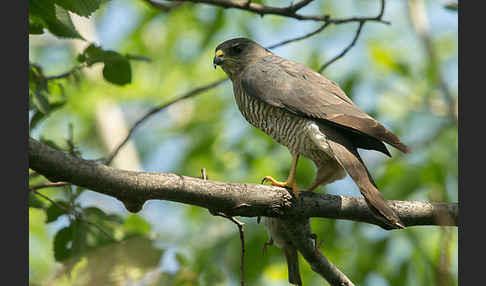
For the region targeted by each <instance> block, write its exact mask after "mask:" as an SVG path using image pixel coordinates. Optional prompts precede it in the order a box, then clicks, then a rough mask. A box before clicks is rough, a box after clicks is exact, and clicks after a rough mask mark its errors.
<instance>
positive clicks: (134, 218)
mask: <svg viewBox="0 0 486 286" xmlns="http://www.w3.org/2000/svg"><path fill="white" fill-rule="evenodd" d="M123 228H124V229H125V230H126V231H127V232H129V233H135V234H142V235H146V234H148V233H149V232H150V228H151V226H150V224H149V223H148V222H146V221H145V220H144V219H143V218H141V217H140V216H138V215H136V214H132V215H130V216H129V217H128V218H127V219H126V220H125V224H124V225H123Z"/></svg>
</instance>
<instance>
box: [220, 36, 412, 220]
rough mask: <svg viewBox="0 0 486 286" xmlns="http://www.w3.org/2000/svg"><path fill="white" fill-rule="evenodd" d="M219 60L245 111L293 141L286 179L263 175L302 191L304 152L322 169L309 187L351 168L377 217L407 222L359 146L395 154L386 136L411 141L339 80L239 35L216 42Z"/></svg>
mask: <svg viewBox="0 0 486 286" xmlns="http://www.w3.org/2000/svg"><path fill="white" fill-rule="evenodd" d="M213 65H214V67H215V68H217V67H218V66H219V67H221V68H222V70H223V71H224V72H225V73H226V75H227V76H228V77H229V79H230V80H231V82H232V85H233V93H234V97H235V101H236V105H237V106H238V109H239V110H240V112H241V114H242V115H243V117H244V118H245V119H246V120H247V121H248V122H249V123H250V124H251V125H253V126H254V127H256V128H258V129H260V130H261V131H263V132H264V133H265V134H267V135H268V136H270V137H271V138H272V139H273V140H275V141H276V142H278V143H279V144H281V145H284V146H286V147H287V148H288V150H289V152H290V154H291V156H292V163H291V167H290V172H289V175H288V177H287V180H286V181H284V182H281V181H277V180H276V179H274V178H273V177H271V176H265V177H264V179H263V181H264V182H265V181H268V182H270V183H271V184H272V185H274V186H279V187H285V188H288V189H291V190H292V192H293V194H294V195H295V197H297V198H298V197H299V195H300V189H299V187H298V186H297V182H296V170H297V164H298V160H299V158H300V156H303V157H306V158H309V159H310V160H311V161H312V162H313V163H314V165H315V166H316V169H317V172H316V175H315V179H314V181H313V183H312V184H311V185H310V186H309V187H308V188H306V191H313V190H315V189H316V188H317V187H319V186H321V185H326V184H330V183H332V182H334V181H336V180H340V179H343V178H344V177H345V176H346V174H348V175H349V176H350V177H351V179H352V180H353V181H354V183H355V184H356V185H357V186H358V188H359V190H360V192H361V194H362V195H363V197H364V198H365V201H366V202H367V204H368V206H369V207H370V209H371V210H372V213H373V214H374V215H375V216H376V217H377V218H378V219H380V220H381V221H382V222H383V223H384V224H385V225H386V226H387V227H388V228H390V229H393V228H405V225H404V224H403V223H402V221H401V220H400V218H399V217H398V215H397V214H396V213H395V211H394V210H393V209H392V208H391V207H389V206H388V204H387V203H386V201H385V199H384V198H383V196H382V194H381V192H380V190H379V189H378V187H377V185H376V183H375V182H374V180H373V178H372V176H371V174H370V172H369V171H368V169H367V167H366V165H365V164H364V162H363V160H362V159H361V157H360V155H359V153H358V151H357V149H358V148H360V149H367V150H375V151H379V152H381V153H383V154H385V155H387V156H389V157H391V154H390V152H389V151H388V149H387V147H386V145H385V144H384V142H385V143H387V144H390V145H391V146H393V147H395V148H397V149H398V150H400V151H402V152H404V153H408V152H409V147H408V146H407V145H405V144H404V143H402V142H401V141H400V139H399V138H398V136H397V135H395V134H393V133H392V132H391V131H390V130H388V129H387V128H385V127H384V126H383V125H382V124H381V123H380V122H378V121H377V120H375V119H374V118H372V117H371V116H370V115H368V114H366V113H365V112H363V111H361V110H360V109H359V108H358V106H356V105H355V104H354V103H353V102H352V101H351V99H350V98H349V97H348V96H347V95H346V94H345V93H344V91H343V90H342V89H341V88H340V87H339V85H338V84H337V83H336V82H334V81H331V80H329V79H327V78H326V77H324V76H323V75H321V74H320V73H317V72H316V71H314V70H312V69H310V68H308V67H306V66H305V65H302V64H299V63H296V62H293V61H290V60H288V59H285V58H282V57H280V56H278V55H276V54H274V53H273V52H271V51H270V50H268V49H266V48H264V47H263V46H261V45H260V44H258V43H256V42H255V41H253V40H250V39H248V38H233V39H229V40H226V41H224V42H222V43H220V44H219V45H217V46H216V48H215V55H214V58H213Z"/></svg>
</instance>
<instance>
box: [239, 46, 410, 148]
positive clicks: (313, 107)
mask: <svg viewBox="0 0 486 286" xmlns="http://www.w3.org/2000/svg"><path fill="white" fill-rule="evenodd" d="M241 85H242V88H243V90H244V91H245V93H246V94H247V95H249V96H253V97H255V98H258V99H260V100H263V101H265V102H266V103H268V104H271V105H273V106H276V107H280V108H283V109H285V110H287V111H288V112H291V113H293V114H295V115H298V116H302V117H310V118H314V119H318V120H323V121H328V122H330V123H332V124H334V125H337V126H340V127H343V128H345V129H348V131H349V130H351V131H353V132H355V133H358V134H361V135H368V136H371V137H372V138H375V139H377V140H381V141H384V142H386V143H388V144H390V145H392V146H394V147H395V148H397V149H399V150H401V151H402V152H405V153H407V152H408V151H409V149H408V147H407V146H406V145H405V144H403V143H402V142H401V141H400V139H399V138H398V137H397V136H396V135H395V134H393V133H392V132H391V131H389V130H388V129H386V128H385V127H384V126H383V125H382V124H380V123H379V122H378V121H376V120H375V119H373V118H372V117H371V116H369V115H368V114H366V113H364V112H363V111H361V110H359V108H358V107H357V106H356V105H355V104H354V103H353V102H352V101H351V100H350V99H349V98H348V97H347V96H346V94H345V93H344V92H343V91H342V90H341V89H340V88H339V86H338V85H337V84H336V83H334V82H332V81H330V80H328V79H326V78H325V77H323V76H322V75H320V74H318V73H316V72H315V71H313V70H311V69H309V68H307V67H305V66H304V65H300V64H297V63H293V62H291V61H288V60H286V59H283V58H281V57H278V56H276V55H270V56H267V57H264V58H262V59H261V60H259V61H257V62H254V63H252V64H251V65H249V66H248V67H247V68H246V69H245V70H244V71H243V73H242V74H241ZM365 137H366V136H365ZM356 139H357V138H356ZM380 143H381V142H379V143H378V142H373V140H371V138H363V144H362V145H363V146H359V147H360V148H367V147H366V146H368V147H370V149H374V150H378V151H382V152H384V153H385V154H387V153H388V151H387V150H386V147H385V146H384V145H383V146H381V145H382V144H383V143H381V145H380ZM388 154H389V153H388Z"/></svg>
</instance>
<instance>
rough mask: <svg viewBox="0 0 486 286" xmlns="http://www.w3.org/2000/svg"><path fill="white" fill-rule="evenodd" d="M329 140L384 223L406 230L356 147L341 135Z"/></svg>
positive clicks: (340, 160)
mask: <svg viewBox="0 0 486 286" xmlns="http://www.w3.org/2000/svg"><path fill="white" fill-rule="evenodd" d="M332 135H334V136H330V138H328V143H329V146H330V147H331V150H332V151H333V152H334V155H335V157H336V159H337V161H338V162H339V164H341V166H342V167H343V168H344V170H346V172H347V173H348V174H349V176H350V177H351V179H353V181H354V182H355V183H356V185H358V187H359V190H360V191H361V194H362V195H363V196H364V197H365V199H366V202H367V203H368V205H369V206H370V207H371V209H372V210H374V212H375V214H377V215H378V217H381V218H382V219H381V220H382V221H383V222H384V223H386V224H387V225H388V226H390V227H392V228H405V226H404V224H403V223H402V222H401V221H400V218H399V217H398V216H397V214H396V213H395V212H394V211H393V210H392V209H391V208H390V207H389V206H388V204H387V203H386V201H385V199H384V198H383V196H382V195H381V192H380V191H379V190H378V188H377V187H376V184H375V182H374V180H373V178H372V177H371V175H370V173H369V172H368V169H367V168H366V166H365V164H364V163H363V161H362V160H361V157H360V156H359V153H358V151H357V150H356V147H354V146H353V145H352V144H351V143H350V142H349V141H348V140H346V138H344V137H343V136H339V134H332ZM383 218H384V219H385V220H383Z"/></svg>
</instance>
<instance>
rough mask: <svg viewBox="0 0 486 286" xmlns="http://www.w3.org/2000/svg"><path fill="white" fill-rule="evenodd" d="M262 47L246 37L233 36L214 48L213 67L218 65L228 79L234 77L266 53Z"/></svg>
mask: <svg viewBox="0 0 486 286" xmlns="http://www.w3.org/2000/svg"><path fill="white" fill-rule="evenodd" d="M269 53H270V52H269V51H267V50H266V49H265V48H264V47H262V46H260V45H259V44H257V43H255V42H254V41H252V40H250V39H247V38H234V39H231V40H227V41H224V42H222V43H221V44H219V45H218V46H217V47H216V49H215V55H214V59H213V64H214V68H216V66H220V67H221V68H222V69H223V71H224V72H225V73H226V74H227V75H228V77H229V78H230V79H233V78H235V77H236V76H237V75H238V74H239V73H240V72H241V71H243V69H244V68H245V67H246V66H247V65H248V64H250V63H251V62H252V61H254V60H256V59H258V58H260V57H262V56H266V55H268V54H269Z"/></svg>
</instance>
